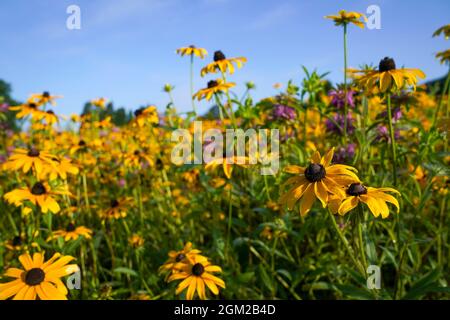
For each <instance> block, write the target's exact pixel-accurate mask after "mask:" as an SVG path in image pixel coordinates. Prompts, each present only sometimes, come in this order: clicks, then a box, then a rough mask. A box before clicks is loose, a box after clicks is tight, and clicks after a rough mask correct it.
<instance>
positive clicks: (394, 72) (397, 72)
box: [356, 57, 425, 93]
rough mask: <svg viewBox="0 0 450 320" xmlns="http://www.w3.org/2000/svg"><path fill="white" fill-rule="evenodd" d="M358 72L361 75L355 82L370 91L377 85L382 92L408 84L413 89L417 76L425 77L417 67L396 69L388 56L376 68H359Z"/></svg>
mask: <svg viewBox="0 0 450 320" xmlns="http://www.w3.org/2000/svg"><path fill="white" fill-rule="evenodd" d="M359 73H362V76H361V77H360V78H358V79H356V82H357V83H358V85H359V86H360V87H361V88H362V89H365V90H367V91H371V90H373V88H374V87H375V86H378V87H379V88H380V92H382V93H383V92H386V91H394V90H402V89H404V88H405V87H410V86H412V87H414V90H415V89H416V84H417V78H418V77H419V78H422V79H423V78H425V73H423V72H422V71H421V70H419V69H403V68H402V69H396V68H395V61H394V60H393V59H391V58H388V57H385V58H384V59H382V60H381V61H380V64H379V66H378V70H360V71H359Z"/></svg>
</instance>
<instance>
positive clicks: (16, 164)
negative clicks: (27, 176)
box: [4, 148, 53, 175]
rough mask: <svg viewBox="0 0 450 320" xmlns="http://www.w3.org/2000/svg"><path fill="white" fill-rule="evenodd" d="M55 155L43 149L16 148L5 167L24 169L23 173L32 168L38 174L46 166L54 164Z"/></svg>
mask: <svg viewBox="0 0 450 320" xmlns="http://www.w3.org/2000/svg"><path fill="white" fill-rule="evenodd" d="M52 159H53V156H52V155H51V154H50V153H48V152H46V151H43V150H38V149H36V148H31V149H29V150H26V149H20V148H17V149H14V151H13V154H12V155H11V156H10V157H9V158H8V161H7V162H6V163H5V165H4V166H5V169H7V170H11V171H17V170H22V171H23V173H27V172H28V171H30V170H31V169H33V170H34V172H35V173H36V174H38V175H39V174H40V173H41V172H42V171H43V170H46V169H47V168H46V167H49V166H52V165H53V163H52Z"/></svg>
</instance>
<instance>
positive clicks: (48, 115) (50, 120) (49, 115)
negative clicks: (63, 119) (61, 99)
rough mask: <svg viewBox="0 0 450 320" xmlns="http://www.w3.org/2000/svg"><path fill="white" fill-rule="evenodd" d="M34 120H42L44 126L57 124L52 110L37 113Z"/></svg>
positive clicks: (56, 118)
mask: <svg viewBox="0 0 450 320" xmlns="http://www.w3.org/2000/svg"><path fill="white" fill-rule="evenodd" d="M34 118H35V119H36V120H44V121H45V123H46V124H48V125H50V126H51V125H53V124H55V123H58V122H59V119H58V116H57V115H56V114H55V112H54V111H53V110H48V111H38V112H37V113H36V115H35V116H34Z"/></svg>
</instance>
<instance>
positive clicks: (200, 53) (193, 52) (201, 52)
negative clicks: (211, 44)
mask: <svg viewBox="0 0 450 320" xmlns="http://www.w3.org/2000/svg"><path fill="white" fill-rule="evenodd" d="M176 53H177V54H179V55H181V56H185V55H186V56H196V57H199V58H201V59H203V58H205V56H206V55H207V54H208V51H206V49H203V48H197V47H196V46H194V45H190V46H189V47H182V48H178V49H177V50H176Z"/></svg>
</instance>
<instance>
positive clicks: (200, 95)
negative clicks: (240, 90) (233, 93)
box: [193, 79, 236, 101]
mask: <svg viewBox="0 0 450 320" xmlns="http://www.w3.org/2000/svg"><path fill="white" fill-rule="evenodd" d="M235 85H236V84H235V83H234V82H224V81H223V80H222V79H216V80H210V81H208V86H207V87H206V88H204V89H200V90H199V91H198V92H197V93H195V94H194V96H193V98H194V99H195V98H197V100H199V101H200V100H202V99H206V100H208V101H209V100H211V98H212V96H213V95H214V94H216V93H220V92H228V90H229V89H230V88H232V87H234V86H235Z"/></svg>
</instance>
